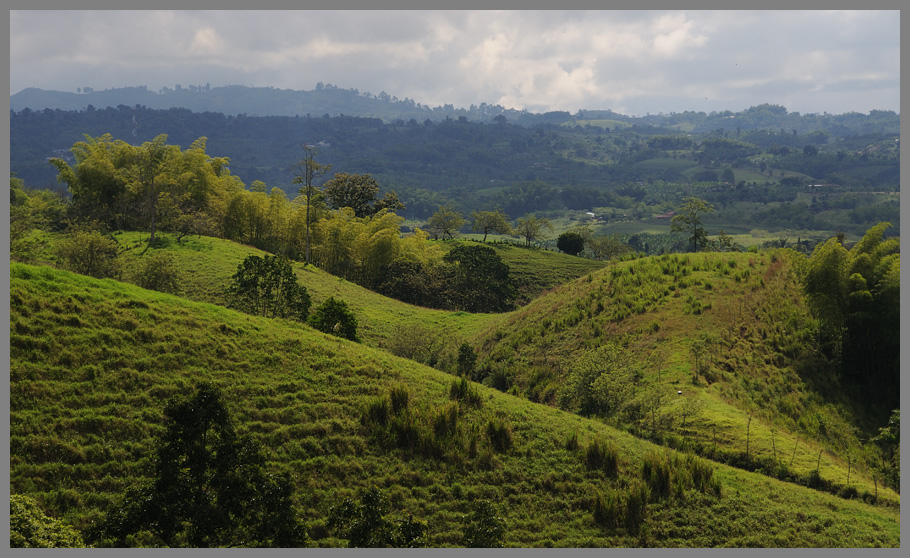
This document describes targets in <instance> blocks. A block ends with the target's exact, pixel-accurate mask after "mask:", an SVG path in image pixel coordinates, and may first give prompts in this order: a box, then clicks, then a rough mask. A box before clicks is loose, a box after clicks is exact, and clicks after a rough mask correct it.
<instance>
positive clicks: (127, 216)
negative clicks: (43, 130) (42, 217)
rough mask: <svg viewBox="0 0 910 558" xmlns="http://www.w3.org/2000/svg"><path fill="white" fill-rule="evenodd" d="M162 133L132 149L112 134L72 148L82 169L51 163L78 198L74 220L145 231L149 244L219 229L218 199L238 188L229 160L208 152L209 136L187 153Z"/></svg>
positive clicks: (59, 177) (65, 164) (198, 141)
mask: <svg viewBox="0 0 910 558" xmlns="http://www.w3.org/2000/svg"><path fill="white" fill-rule="evenodd" d="M166 141H167V135H165V134H161V135H159V136H157V137H156V138H155V139H154V140H152V141H150V142H145V143H143V144H142V145H140V146H132V145H130V144H128V143H126V142H125V141H123V140H114V139H113V137H112V136H111V135H110V134H105V135H103V136H101V137H98V138H92V137H90V136H86V141H83V142H77V143H76V144H74V145H73V147H72V150H71V151H72V153H73V156H74V158H75V160H76V167H75V168H72V167H70V166H69V164H68V163H66V161H64V160H63V159H51V160H50V162H51V164H53V165H54V166H55V167H56V168H57V171H58V175H57V181H58V182H65V183H66V184H67V185H68V187H69V191H70V194H72V196H73V200H72V205H71V210H72V213H73V216H74V217H77V218H80V219H86V220H97V221H98V222H100V223H102V224H104V225H105V226H107V227H109V228H112V229H121V228H134V229H135V228H140V227H142V228H144V229H145V230H147V231H148V232H149V233H150V234H149V242H154V241H155V240H156V233H157V231H158V230H159V229H163V230H168V231H174V232H177V233H178V234H180V235H181V236H182V235H186V234H207V233H211V232H213V231H214V230H215V228H216V227H215V226H214V222H215V221H217V220H218V218H219V217H218V212H219V209H218V208H219V207H220V204H219V203H216V202H215V200H216V199H218V198H219V197H221V196H223V195H225V194H226V192H228V191H229V190H231V189H232V188H236V187H237V186H236V182H235V181H234V179H233V177H231V176H230V173H229V172H228V171H227V164H228V161H227V159H225V158H220V157H218V158H212V157H209V156H208V155H206V153H205V143H206V138H204V137H203V138H199V139H197V140H196V141H194V142H193V144H192V145H191V146H190V147H189V149H187V150H186V151H181V150H180V147H179V146H176V145H168V144H166V143H165V142H166Z"/></svg>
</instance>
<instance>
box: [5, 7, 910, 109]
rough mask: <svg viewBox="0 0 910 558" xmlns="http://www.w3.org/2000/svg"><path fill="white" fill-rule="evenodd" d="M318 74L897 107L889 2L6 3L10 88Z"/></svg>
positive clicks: (689, 105) (895, 21)
mask: <svg viewBox="0 0 910 558" xmlns="http://www.w3.org/2000/svg"><path fill="white" fill-rule="evenodd" d="M247 5H249V3H247ZM317 82H323V83H331V84H334V85H337V86H338V87H341V88H346V89H348V88H356V89H359V90H360V91H362V92H370V93H373V94H379V93H380V92H381V91H385V92H387V93H388V94H390V95H395V96H397V97H399V98H401V99H403V98H405V97H409V98H411V99H413V100H414V101H416V102H418V103H422V104H427V105H430V106H438V105H441V104H444V103H451V104H453V105H455V106H456V107H467V106H469V105H471V104H480V103H482V102H486V103H489V104H500V105H503V106H505V107H507V108H517V109H527V110H530V111H534V112H542V111H548V110H567V111H570V112H575V111H577V110H578V109H582V108H586V109H613V110H615V111H617V112H620V113H623V114H630V115H641V114H645V113H652V114H653V113H658V112H665V113H668V112H681V111H685V110H696V111H715V110H716V111H720V110H733V111H738V110H742V109H745V108H748V107H750V106H753V105H757V104H760V103H773V104H779V105H783V106H785V107H787V108H788V109H789V110H791V111H799V112H802V113H809V112H817V113H821V112H831V113H844V112H849V111H856V112H864V113H865V112H868V111H869V110H871V109H884V110H894V111H899V110H900V13H899V12H898V11H849V12H838V11H832V12H827V11H631V12H630V11H502V12H496V11H273V10H267V11H243V12H240V11H222V12H218V11H177V12H174V11H67V12H63V11H60V12H54V11H11V12H10V94H13V93H16V92H18V91H21V90H22V89H24V88H26V87H39V88H42V89H54V90H61V91H74V92H75V91H76V89H77V88H78V87H85V86H89V87H93V88H94V89H95V90H100V89H107V88H114V87H123V86H135V85H146V86H148V87H149V89H151V90H153V91H157V90H158V89H160V88H161V87H163V86H167V87H171V88H173V87H174V85H175V84H178V83H179V84H181V85H184V86H187V85H204V84H205V83H209V84H211V85H212V86H213V87H215V86H221V85H248V86H272V87H276V88H281V89H302V90H309V89H313V88H314V87H315V85H316V83H317Z"/></svg>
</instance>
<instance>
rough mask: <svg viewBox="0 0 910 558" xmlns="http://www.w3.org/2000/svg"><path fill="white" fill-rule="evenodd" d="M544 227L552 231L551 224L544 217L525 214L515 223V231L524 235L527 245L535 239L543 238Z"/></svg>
mask: <svg viewBox="0 0 910 558" xmlns="http://www.w3.org/2000/svg"><path fill="white" fill-rule="evenodd" d="M544 229H546V230H548V231H550V232H553V225H552V224H551V223H550V221H549V220H548V219H546V218H545V217H537V216H535V215H525V216H524V217H519V219H518V221H517V222H516V223H515V232H516V233H518V235H519V236H522V237H524V239H525V243H526V244H527V245H528V246H530V245H531V243H532V242H533V241H535V240H543V239H544V238H545V236H544V235H545V233H544Z"/></svg>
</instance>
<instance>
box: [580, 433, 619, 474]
mask: <svg viewBox="0 0 910 558" xmlns="http://www.w3.org/2000/svg"><path fill="white" fill-rule="evenodd" d="M585 465H587V467H588V470H589V471H604V472H605V473H606V474H607V475H608V476H611V477H615V476H616V475H617V474H618V473H619V458H618V456H617V454H616V447H615V446H614V445H613V444H602V443H600V441H599V440H594V441H593V442H591V444H590V445H588V449H587V451H586V452H585Z"/></svg>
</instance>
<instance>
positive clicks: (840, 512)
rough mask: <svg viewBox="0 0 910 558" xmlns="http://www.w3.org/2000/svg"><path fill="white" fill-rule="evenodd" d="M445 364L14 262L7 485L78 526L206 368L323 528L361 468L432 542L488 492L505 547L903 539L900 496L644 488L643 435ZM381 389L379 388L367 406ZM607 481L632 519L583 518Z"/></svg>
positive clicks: (146, 453) (136, 471)
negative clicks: (470, 391) (463, 375)
mask: <svg viewBox="0 0 910 558" xmlns="http://www.w3.org/2000/svg"><path fill="white" fill-rule="evenodd" d="M452 379H453V378H452V376H450V375H447V374H444V373H442V372H439V371H437V370H433V369H431V368H427V367H425V366H422V365H419V364H417V363H414V362H412V361H408V360H404V359H400V358H396V357H394V356H391V355H390V354H389V353H386V352H384V351H381V350H377V349H375V348H371V347H367V346H363V345H358V344H355V343H351V342H349V341H346V340H343V339H338V338H334V337H331V336H326V335H323V334H321V333H318V332H315V331H313V330H312V329H310V328H309V327H307V326H306V325H303V324H299V323H295V322H291V321H284V320H269V319H266V318H261V317H255V316H249V315H245V314H241V313H238V312H234V311H231V310H227V309H224V308H221V307H218V306H214V305H211V304H202V303H197V302H190V301H188V300H186V299H182V298H178V297H174V296H172V295H168V294H164V293H157V292H152V291H145V290H142V289H140V288H138V287H135V286H131V285H128V284H123V283H118V282H116V281H112V280H109V279H106V280H95V279H90V278H87V277H84V276H78V275H75V274H72V273H68V272H64V271H60V270H54V269H50V268H39V267H31V266H25V265H20V264H13V265H12V266H11V270H10V488H11V491H12V492H13V493H14V494H25V495H28V496H29V497H31V498H33V499H34V500H35V501H37V502H38V503H39V505H41V507H42V508H43V509H45V510H47V513H48V515H51V516H53V517H57V518H59V519H60V520H62V521H64V522H66V523H68V524H71V525H74V526H75V527H76V528H77V529H85V528H86V527H87V526H88V525H90V524H92V523H95V522H97V521H98V520H99V519H100V517H101V516H102V515H103V513H104V511H105V510H107V509H110V507H111V506H115V505H117V504H118V501H119V498H120V497H121V495H122V494H123V493H124V492H125V491H126V489H128V488H129V487H131V486H134V485H135V484H137V482H139V480H140V479H143V478H146V477H147V475H149V472H150V468H149V459H150V458H151V456H152V454H153V441H154V439H155V438H156V437H157V436H158V435H159V434H160V433H161V432H162V431H163V428H162V423H161V421H162V410H163V408H164V405H165V403H166V401H168V400H169V399H171V398H172V397H173V396H176V395H186V394H187V393H189V392H191V390H192V389H193V388H194V386H195V385H196V384H197V383H198V382H201V381H208V382H211V383H212V384H214V385H216V386H218V387H219V388H220V390H221V392H222V394H223V395H224V400H225V401H226V404H227V406H228V409H229V411H230V413H231V415H232V416H233V417H234V419H235V420H236V423H237V430H238V433H239V434H250V435H252V436H253V437H254V438H255V439H256V440H257V441H259V442H260V443H261V444H262V445H263V446H264V448H265V450H266V455H267V460H268V462H267V467H268V468H269V469H270V470H272V471H274V472H276V473H281V472H286V473H288V474H290V475H291V477H292V478H293V479H294V483H295V488H296V492H295V495H294V504H295V506H296V507H297V509H298V510H299V512H300V515H301V518H302V519H303V520H304V521H305V522H306V523H307V525H308V528H309V531H310V538H311V539H312V540H313V541H314V542H315V543H316V544H317V545H321V546H344V545H345V544H346V541H345V540H341V539H338V538H336V537H335V536H334V535H333V534H332V533H331V532H329V530H328V528H327V524H326V518H327V517H328V516H329V510H330V509H331V508H332V506H335V505H337V504H339V503H340V502H342V501H343V500H344V499H345V498H350V497H353V496H355V495H356V494H357V493H359V492H360V491H362V490H365V489H368V488H370V487H373V486H377V487H379V489H380V490H381V491H382V492H383V494H384V495H385V496H386V497H387V498H388V502H389V513H392V514H393V515H394V514H395V513H398V512H399V511H400V510H408V511H409V512H411V513H413V515H414V518H415V519H417V520H420V521H426V522H427V525H428V528H429V545H430V546H453V545H458V544H460V542H461V541H462V540H463V536H464V532H463V529H464V527H463V517H464V516H465V514H466V513H468V512H469V510H470V502H472V501H475V500H479V499H487V500H491V501H495V502H497V503H498V504H500V506H501V510H502V516H503V519H504V524H505V525H506V532H505V533H504V537H503V542H504V545H505V546H522V547H525V546H546V545H551V546H567V547H580V546H603V547H613V546H675V547H679V546H696V547H697V546H721V545H725V546H754V545H758V544H767V545H775V546H844V547H863V546H897V545H899V542H900V539H899V512H898V511H897V510H896V509H894V508H891V507H880V506H875V507H873V506H870V505H868V504H865V503H863V502H861V501H858V500H843V499H840V498H837V497H835V496H832V495H829V494H822V493H819V492H815V491H812V490H809V489H806V488H802V487H798V486H795V485H793V484H788V483H782V482H778V481H775V480H772V479H768V478H766V477H762V476H758V475H754V474H750V473H746V472H744V471H741V470H737V469H731V468H729V467H726V466H722V465H717V466H713V475H712V476H711V478H713V479H717V480H718V482H719V483H720V485H721V487H722V491H721V496H720V497H719V498H718V497H717V495H716V493H714V492H711V491H709V492H704V491H699V490H689V489H687V490H684V495H685V497H684V498H679V497H671V498H667V499H662V500H659V501H646V500H645V499H644V495H645V494H646V491H644V490H643V488H644V487H645V486H646V485H645V484H644V483H645V480H644V478H643V476H642V463H643V459H644V456H645V455H646V454H647V453H648V452H649V451H650V452H654V451H656V449H657V448H656V447H655V446H654V445H653V444H650V443H648V442H645V441H642V440H640V439H638V438H635V437H633V436H631V435H629V434H626V433H622V432H620V431H617V430H615V429H613V428H611V427H609V426H607V425H605V424H603V423H602V422H599V421H596V420H589V419H584V418H582V417H579V416H577V415H574V414H569V413H565V412H562V411H559V410H557V409H554V408H552V407H548V406H544V405H536V404H532V403H529V402H528V401H525V400H523V399H519V398H515V397H512V396H510V395H506V394H502V393H500V392H497V391H495V390H491V389H489V388H486V387H483V386H479V385H474V386H473V388H474V389H475V390H476V392H477V394H478V395H479V398H480V400H481V402H482V404H480V405H479V406H475V405H471V406H468V405H466V404H465V402H464V400H463V399H459V400H458V401H452V399H450V398H451V397H452V396H451V395H450V394H451V390H452V387H451V386H452ZM390 386H398V387H396V388H395V389H394V390H390ZM402 390H405V392H406V393H407V397H406V398H405V397H404V396H403V395H402V394H401V392H402ZM393 392H394V393H395V395H394V396H393ZM393 397H394V400H395V401H397V403H396V406H397V409H398V411H397V413H396V412H395V411H394V408H393V404H392V401H393ZM379 398H383V399H386V400H387V401H388V403H387V405H382V404H380V405H379V406H378V408H377V409H376V410H371V411H369V412H367V409H369V408H370V405H371V404H372V403H371V402H376V401H378V400H379ZM404 400H406V401H407V403H403V401H404ZM383 406H385V410H381V407H383ZM361 417H367V418H368V419H369V420H367V419H365V420H364V421H363V422H361ZM373 417H375V418H377V419H379V418H380V417H385V418H384V419H382V420H385V421H386V423H387V425H389V426H390V427H391V428H394V429H395V430H394V435H395V438H394V440H395V443H394V444H385V443H381V439H379V438H378V437H376V436H374V435H373V432H374V431H373V428H372V426H371V425H372V424H373V422H372V418H373ZM392 425H394V426H392ZM573 433H577V435H578V438H579V447H588V446H589V445H590V444H591V443H592V442H593V441H594V440H598V443H601V444H607V445H612V446H613V447H615V448H616V454H617V456H620V460H619V465H620V466H619V471H618V474H617V475H616V476H615V478H614V477H609V476H608V475H607V474H606V472H605V471H604V470H603V469H599V470H588V468H587V466H586V464H585V461H584V459H582V458H581V457H580V456H579V454H578V452H577V451H570V450H567V449H566V442H565V441H566V439H568V438H569V436H570V435H572V434H573ZM680 459H682V458H680ZM671 463H673V462H672V461H671ZM675 466H676V465H674V467H675ZM682 467H683V468H684V469H686V470H689V469H691V468H689V467H688V466H682ZM699 474H700V475H701V476H702V477H704V476H705V474H702V473H699ZM700 478H701V477H700ZM608 490H613V491H623V492H624V494H626V496H625V498H626V500H625V501H626V502H627V504H626V505H625V507H624V508H623V509H624V510H625V512H624V513H625V514H626V517H627V518H628V519H626V520H624V521H623V522H622V524H621V525H618V526H615V527H605V526H602V525H601V524H598V523H597V522H595V517H594V510H595V496H596V495H597V494H598V493H605V492H606V491H608ZM759 495H760V496H759ZM629 502H630V503H629ZM554 518H558V520H554ZM643 525H647V526H648V529H639V526H643ZM806 525H808V526H810V527H811V529H803V527H804V526H806Z"/></svg>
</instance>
